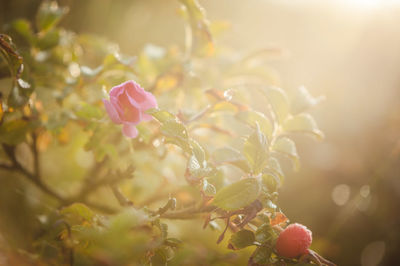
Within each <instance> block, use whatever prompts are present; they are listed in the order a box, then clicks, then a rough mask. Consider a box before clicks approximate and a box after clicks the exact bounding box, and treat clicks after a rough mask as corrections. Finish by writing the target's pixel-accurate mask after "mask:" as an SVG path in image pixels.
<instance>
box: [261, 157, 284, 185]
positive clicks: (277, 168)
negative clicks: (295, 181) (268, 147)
mask: <svg viewBox="0 0 400 266" xmlns="http://www.w3.org/2000/svg"><path fill="white" fill-rule="evenodd" d="M264 172H265V173H268V172H271V173H273V174H274V175H275V176H277V177H279V180H281V181H283V179H284V177H285V175H284V174H283V171H282V168H281V165H280V164H279V161H278V160H277V159H276V158H274V157H272V156H271V157H269V159H268V164H267V167H266V169H264Z"/></svg>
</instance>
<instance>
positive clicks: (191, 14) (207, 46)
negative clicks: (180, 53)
mask: <svg viewBox="0 0 400 266" xmlns="http://www.w3.org/2000/svg"><path fill="white" fill-rule="evenodd" d="M180 2H181V3H182V4H183V6H182V9H181V11H182V12H184V15H185V18H186V19H187V20H188V24H189V25H188V26H190V28H191V32H190V35H189V36H190V37H191V40H190V42H187V44H186V45H187V48H190V49H191V52H192V53H194V54H195V55H198V56H211V55H212V54H213V53H214V44H213V40H212V36H211V32H210V30H209V27H208V24H209V23H208V20H207V19H206V14H205V10H204V8H203V7H202V6H200V4H199V2H198V1H197V0H180ZM188 40H189V39H188Z"/></svg>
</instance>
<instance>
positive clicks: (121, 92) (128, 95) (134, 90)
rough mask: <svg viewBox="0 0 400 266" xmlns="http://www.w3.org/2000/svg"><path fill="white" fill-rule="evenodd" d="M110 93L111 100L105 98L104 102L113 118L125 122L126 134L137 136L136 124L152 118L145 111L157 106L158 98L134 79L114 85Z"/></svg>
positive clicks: (117, 121)
mask: <svg viewBox="0 0 400 266" xmlns="http://www.w3.org/2000/svg"><path fill="white" fill-rule="evenodd" d="M109 94H110V100H109V101H107V100H106V99H103V103H104V106H105V108H106V110H107V113H108V115H109V116H110V118H111V120H112V121H113V122H114V123H116V124H123V128H122V132H123V133H124V135H125V136H127V137H129V138H136V137H137V135H138V131H137V129H136V125H137V124H139V123H140V122H141V121H149V120H151V119H152V117H151V116H150V115H149V114H146V113H145V111H146V110H148V109H150V108H156V107H157V101H156V98H155V97H154V95H153V94H151V93H150V92H147V91H145V90H144V89H143V88H142V87H140V85H139V84H137V83H136V82H134V81H132V80H129V81H126V82H124V83H122V84H120V85H118V86H115V87H113V88H112V89H111V90H110V93H109Z"/></svg>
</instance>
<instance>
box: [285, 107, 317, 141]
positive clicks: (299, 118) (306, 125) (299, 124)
mask: <svg viewBox="0 0 400 266" xmlns="http://www.w3.org/2000/svg"><path fill="white" fill-rule="evenodd" d="M283 129H284V130H285V131H288V132H300V133H308V134H312V135H313V136H315V137H316V138H317V139H319V140H321V139H322V138H323V137H324V133H322V131H321V130H319V129H318V126H317V123H316V122H315V120H314V118H313V117H312V116H311V115H310V114H306V113H301V114H298V115H295V116H293V117H290V118H288V119H287V120H286V121H285V123H284V124H283Z"/></svg>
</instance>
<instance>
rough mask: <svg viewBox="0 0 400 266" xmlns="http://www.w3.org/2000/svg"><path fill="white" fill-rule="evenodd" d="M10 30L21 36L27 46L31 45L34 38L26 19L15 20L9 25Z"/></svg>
mask: <svg viewBox="0 0 400 266" xmlns="http://www.w3.org/2000/svg"><path fill="white" fill-rule="evenodd" d="M11 27H12V29H14V30H15V31H16V32H17V33H18V34H19V35H21V36H22V37H23V38H24V39H25V40H26V41H27V42H28V43H29V44H31V45H32V44H33V43H34V41H35V36H34V33H33V30H32V27H31V24H30V23H29V21H28V20H26V19H16V20H14V21H13V22H12V23H11Z"/></svg>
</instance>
